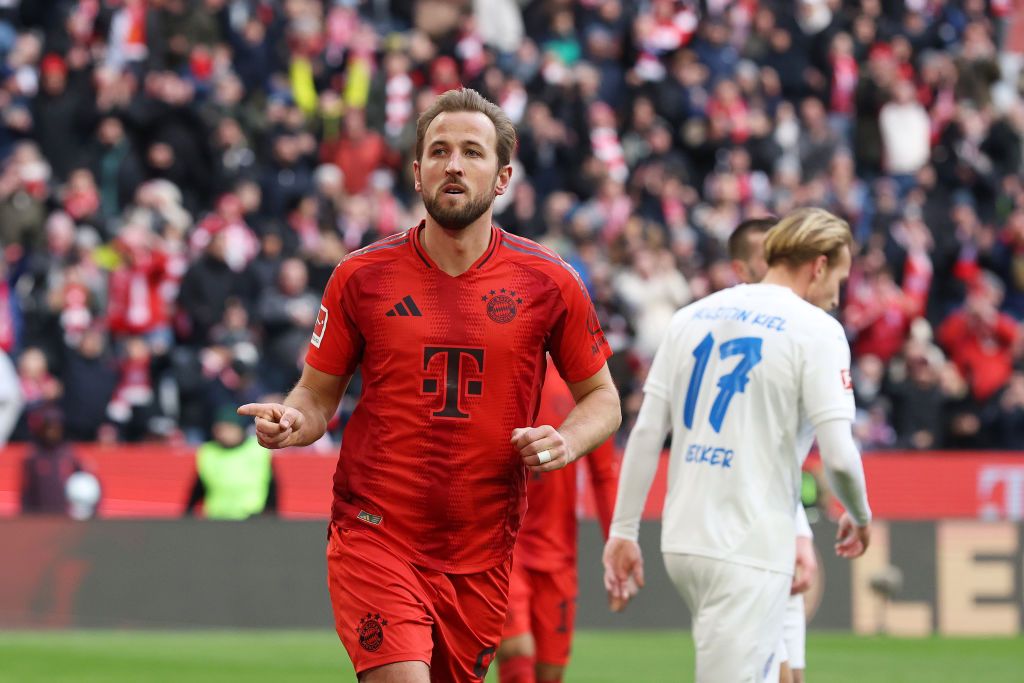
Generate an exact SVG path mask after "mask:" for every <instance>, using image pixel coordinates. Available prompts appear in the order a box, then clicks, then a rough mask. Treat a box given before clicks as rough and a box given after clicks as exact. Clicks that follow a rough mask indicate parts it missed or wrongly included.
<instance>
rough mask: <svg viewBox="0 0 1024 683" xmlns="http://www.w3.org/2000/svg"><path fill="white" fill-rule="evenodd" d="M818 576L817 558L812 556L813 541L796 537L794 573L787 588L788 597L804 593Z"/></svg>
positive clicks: (804, 537) (805, 537)
mask: <svg viewBox="0 0 1024 683" xmlns="http://www.w3.org/2000/svg"><path fill="white" fill-rule="evenodd" d="M817 575H818V558H817V556H816V555H815V554H814V541H812V540H811V539H810V538H808V537H807V536H797V537H796V571H794V572H793V583H792V585H791V586H790V588H789V594H790V595H797V594H799V593H803V592H805V591H806V590H807V589H808V588H810V587H811V584H813V583H814V579H815V577H816V576H817Z"/></svg>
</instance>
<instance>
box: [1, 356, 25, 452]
mask: <svg viewBox="0 0 1024 683" xmlns="http://www.w3.org/2000/svg"><path fill="white" fill-rule="evenodd" d="M22 405H23V400H22V396H21V387H20V385H19V382H18V373H17V371H16V370H15V369H14V364H13V363H11V360H10V359H9V358H8V357H7V354H6V353H4V352H3V351H0V446H4V445H6V444H7V437H9V436H10V435H11V432H13V431H14V427H15V426H16V425H17V424H18V418H19V417H21V408H22Z"/></svg>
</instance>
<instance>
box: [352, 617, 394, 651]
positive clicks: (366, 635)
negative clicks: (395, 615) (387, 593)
mask: <svg viewBox="0 0 1024 683" xmlns="http://www.w3.org/2000/svg"><path fill="white" fill-rule="evenodd" d="M387 625H388V620H387V619H382V618H381V616H380V615H379V614H370V613H369V612H367V613H366V616H365V617H363V618H362V619H360V620H359V628H357V629H356V633H358V634H359V644H360V645H361V646H362V648H363V649H364V650H366V651H367V652H376V651H377V650H378V649H379V648H380V646H381V645H382V644H383V643H384V627H385V626H387Z"/></svg>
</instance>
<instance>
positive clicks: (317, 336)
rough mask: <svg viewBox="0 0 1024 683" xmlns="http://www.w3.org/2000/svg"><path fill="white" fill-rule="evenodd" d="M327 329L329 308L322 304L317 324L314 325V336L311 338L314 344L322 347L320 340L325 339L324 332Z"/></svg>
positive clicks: (317, 316)
mask: <svg viewBox="0 0 1024 683" xmlns="http://www.w3.org/2000/svg"><path fill="white" fill-rule="evenodd" d="M326 331H327V309H326V308H325V307H324V305H323V304H320V312H319V313H317V315H316V324H314V325H313V338H312V339H311V340H310V342H312V344H313V346H315V347H316V348H318V349H319V348H320V342H322V341H323V340H324V333H325V332H326Z"/></svg>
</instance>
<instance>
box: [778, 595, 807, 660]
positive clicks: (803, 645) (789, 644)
mask: <svg viewBox="0 0 1024 683" xmlns="http://www.w3.org/2000/svg"><path fill="white" fill-rule="evenodd" d="M782 642H783V644H784V645H785V650H786V661H788V662H789V668H790V669H804V668H806V667H807V658H806V657H807V618H806V615H805V614H804V594H803V593H799V594H797V595H791V596H789V600H788V601H787V602H786V615H785V616H784V617H783V619H782Z"/></svg>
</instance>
